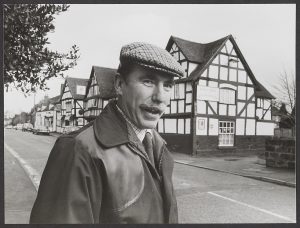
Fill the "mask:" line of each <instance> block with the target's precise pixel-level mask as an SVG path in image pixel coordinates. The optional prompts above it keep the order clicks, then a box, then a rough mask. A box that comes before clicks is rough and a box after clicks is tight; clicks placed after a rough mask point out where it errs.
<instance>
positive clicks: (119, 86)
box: [115, 73, 124, 95]
mask: <svg viewBox="0 0 300 228" xmlns="http://www.w3.org/2000/svg"><path fill="white" fill-rule="evenodd" d="M123 83H124V80H123V78H122V76H121V75H120V74H119V73H117V74H116V77H115V90H116V92H117V95H122V84H123Z"/></svg>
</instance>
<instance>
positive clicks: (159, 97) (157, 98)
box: [152, 84, 166, 103]
mask: <svg viewBox="0 0 300 228" xmlns="http://www.w3.org/2000/svg"><path fill="white" fill-rule="evenodd" d="M152 100H153V101H154V102H157V103H162V102H165V100H166V92H165V90H164V86H163V84H158V85H156V86H155V89H154V91H153V95H152Z"/></svg>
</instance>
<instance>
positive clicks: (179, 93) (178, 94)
mask: <svg viewBox="0 0 300 228" xmlns="http://www.w3.org/2000/svg"><path fill="white" fill-rule="evenodd" d="M174 87H175V91H174V92H175V94H174V98H175V99H183V98H184V84H183V83H179V84H175V86H174Z"/></svg>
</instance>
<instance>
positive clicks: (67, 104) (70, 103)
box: [66, 101, 72, 112]
mask: <svg viewBox="0 0 300 228" xmlns="http://www.w3.org/2000/svg"><path fill="white" fill-rule="evenodd" d="M71 110H72V102H71V101H67V102H66V111H67V112H71Z"/></svg>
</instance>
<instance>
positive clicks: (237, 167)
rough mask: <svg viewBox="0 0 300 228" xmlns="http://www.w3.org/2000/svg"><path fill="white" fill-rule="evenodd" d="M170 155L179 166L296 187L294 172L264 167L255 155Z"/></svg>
mask: <svg viewBox="0 0 300 228" xmlns="http://www.w3.org/2000/svg"><path fill="white" fill-rule="evenodd" d="M172 154H173V157H174V160H175V162H176V163H179V164H185V165H189V166H194V167H198V168H203V169H209V170H214V171H218V172H225V173H230V174H234V175H238V176H243V177H249V178H254V179H257V180H261V181H266V182H271V183H275V184H280V185H286V186H289V187H296V176H295V170H290V169H279V168H270V167H266V165H265V160H263V159H260V158H259V157H258V156H257V155H248V156H238V155H224V156H218V157H216V156H214V157H208V156H205V157H192V156H191V155H187V154H182V153H174V152H173V153H172Z"/></svg>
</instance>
